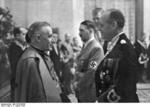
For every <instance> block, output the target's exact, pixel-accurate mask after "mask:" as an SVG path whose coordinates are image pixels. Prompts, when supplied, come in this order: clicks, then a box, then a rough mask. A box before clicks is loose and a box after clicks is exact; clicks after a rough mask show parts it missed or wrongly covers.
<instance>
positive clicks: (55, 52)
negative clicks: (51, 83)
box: [50, 33, 61, 80]
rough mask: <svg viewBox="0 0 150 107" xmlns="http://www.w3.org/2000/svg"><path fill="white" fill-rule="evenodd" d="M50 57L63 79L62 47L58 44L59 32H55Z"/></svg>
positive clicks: (59, 76)
mask: <svg viewBox="0 0 150 107" xmlns="http://www.w3.org/2000/svg"><path fill="white" fill-rule="evenodd" d="M50 58H51V60H52V61H53V63H54V69H55V71H56V74H57V76H58V78H59V80H61V59H60V58H61V57H60V47H59V46H58V34H56V33H54V34H53V45H52V49H51V50H50Z"/></svg>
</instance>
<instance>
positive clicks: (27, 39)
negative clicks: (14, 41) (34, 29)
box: [25, 33, 31, 43]
mask: <svg viewBox="0 0 150 107" xmlns="http://www.w3.org/2000/svg"><path fill="white" fill-rule="evenodd" d="M25 39H26V42H27V43H31V39H30V37H29V35H28V33H27V34H26V36H25Z"/></svg>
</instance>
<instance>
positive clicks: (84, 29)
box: [79, 24, 90, 42]
mask: <svg viewBox="0 0 150 107" xmlns="http://www.w3.org/2000/svg"><path fill="white" fill-rule="evenodd" d="M79 35H80V37H81V40H82V41H83V42H86V41H88V40H89V36H90V31H89V30H88V29H87V26H85V25H83V24H81V25H80V28H79Z"/></svg>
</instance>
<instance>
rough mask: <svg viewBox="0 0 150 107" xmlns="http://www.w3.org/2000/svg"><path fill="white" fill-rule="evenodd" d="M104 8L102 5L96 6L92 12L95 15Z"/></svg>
mask: <svg viewBox="0 0 150 107" xmlns="http://www.w3.org/2000/svg"><path fill="white" fill-rule="evenodd" d="M103 11H104V10H103V9H102V8H100V7H97V8H95V9H94V10H93V11H92V14H93V16H95V15H97V14H98V13H99V12H103Z"/></svg>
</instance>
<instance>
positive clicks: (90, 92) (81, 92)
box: [73, 20, 104, 102]
mask: <svg viewBox="0 0 150 107" xmlns="http://www.w3.org/2000/svg"><path fill="white" fill-rule="evenodd" d="M94 29H95V27H94V24H93V22H91V21H89V20H85V21H83V22H82V23H81V24H80V33H79V35H80V37H81V39H82V41H83V43H84V47H83V48H82V50H81V52H80V54H79V56H78V57H77V67H76V72H75V79H74V82H73V86H74V89H75V92H76V97H77V99H78V102H95V101H96V94H95V93H96V92H95V91H96V89H95V82H94V80H95V76H94V74H95V70H96V69H97V66H98V65H99V63H100V62H101V61H102V59H103V57H104V53H103V49H102V46H101V45H100V44H99V43H98V41H96V40H95V38H94V33H95V30H94Z"/></svg>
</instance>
